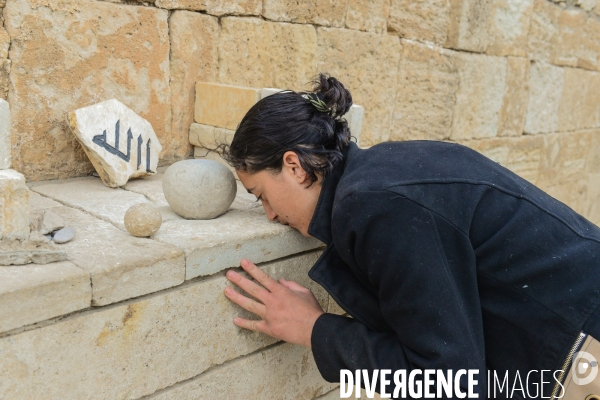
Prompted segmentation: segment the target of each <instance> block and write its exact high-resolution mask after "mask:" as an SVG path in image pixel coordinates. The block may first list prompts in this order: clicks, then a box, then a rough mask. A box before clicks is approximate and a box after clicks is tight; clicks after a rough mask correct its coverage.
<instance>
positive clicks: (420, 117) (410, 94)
mask: <svg viewBox="0 0 600 400" xmlns="http://www.w3.org/2000/svg"><path fill="white" fill-rule="evenodd" d="M459 84H460V79H459V75H458V67H457V65H456V56H455V53H454V52H452V51H449V50H444V49H441V48H439V47H433V46H427V45H425V44H422V43H418V42H415V41H412V40H403V41H402V55H401V57H400V67H399V69H398V85H397V93H398V95H397V96H396V99H395V104H394V113H393V118H392V124H391V129H390V132H391V135H390V139H391V140H410V139H413V140H414V139H429V140H443V139H447V138H448V137H449V136H450V131H451V128H452V119H453V117H454V108H455V105H456V93H457V91H458V87H459Z"/></svg>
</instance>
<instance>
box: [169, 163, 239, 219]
mask: <svg viewBox="0 0 600 400" xmlns="http://www.w3.org/2000/svg"><path fill="white" fill-rule="evenodd" d="M163 191H164V193H165V198H166V199H167V202H168V203H169V205H170V206H171V208H172V209H173V211H175V212H176V213H177V214H179V215H181V216H182V217H183V218H187V219H212V218H216V217H218V216H219V215H221V214H223V213H224V212H225V211H227V210H228V209H229V206H230V205H231V203H233V200H234V199H235V195H236V193H237V185H236V183H235V177H234V176H233V173H232V172H231V171H230V170H229V168H227V167H226V166H224V165H223V164H220V163H218V162H217V161H212V160H183V161H178V162H176V163H175V164H173V165H171V166H170V167H169V168H167V170H166V171H165V176H164V177H163Z"/></svg>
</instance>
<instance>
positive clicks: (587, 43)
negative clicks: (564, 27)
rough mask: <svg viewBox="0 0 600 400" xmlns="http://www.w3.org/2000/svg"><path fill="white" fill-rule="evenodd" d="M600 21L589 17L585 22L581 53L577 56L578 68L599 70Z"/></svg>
mask: <svg viewBox="0 0 600 400" xmlns="http://www.w3.org/2000/svg"><path fill="white" fill-rule="evenodd" d="M598 38H600V20H598V18H594V17H589V18H588V19H587V20H586V22H585V29H584V37H583V40H582V45H581V51H580V53H579V54H578V58H577V66H578V67H580V68H585V69H591V70H596V71H599V70H600V40H599V39H598Z"/></svg>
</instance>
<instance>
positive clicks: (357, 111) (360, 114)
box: [344, 104, 365, 143]
mask: <svg viewBox="0 0 600 400" xmlns="http://www.w3.org/2000/svg"><path fill="white" fill-rule="evenodd" d="M344 118H345V119H346V121H347V122H348V128H350V133H351V134H352V136H354V137H355V138H356V143H360V134H361V133H362V124H363V120H364V118H365V109H364V108H363V107H362V106H358V105H356V104H353V105H352V107H350V110H348V112H347V113H346V114H344Z"/></svg>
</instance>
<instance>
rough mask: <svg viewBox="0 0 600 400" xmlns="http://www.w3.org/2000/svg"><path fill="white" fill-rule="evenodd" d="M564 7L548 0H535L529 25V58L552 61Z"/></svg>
mask: <svg viewBox="0 0 600 400" xmlns="http://www.w3.org/2000/svg"><path fill="white" fill-rule="evenodd" d="M561 13H562V9H561V8H560V7H559V6H557V5H556V4H552V3H551V2H549V1H547V0H535V1H534V7H533V15H532V16H531V23H530V26H529V38H528V41H527V49H528V54H529V58H531V59H534V60H537V61H543V62H546V63H550V62H552V60H553V58H554V54H555V47H556V41H557V36H558V32H559V18H560V15H561Z"/></svg>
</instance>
